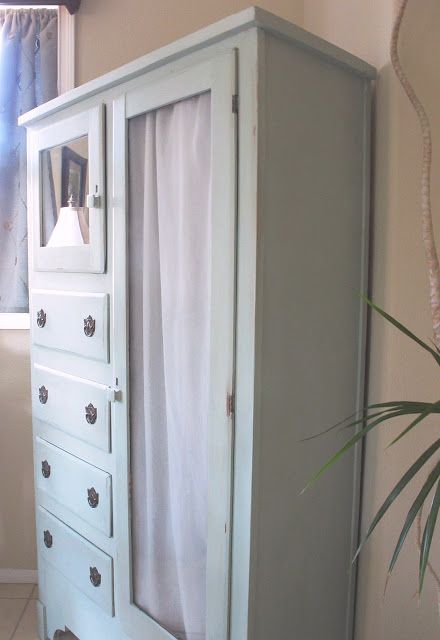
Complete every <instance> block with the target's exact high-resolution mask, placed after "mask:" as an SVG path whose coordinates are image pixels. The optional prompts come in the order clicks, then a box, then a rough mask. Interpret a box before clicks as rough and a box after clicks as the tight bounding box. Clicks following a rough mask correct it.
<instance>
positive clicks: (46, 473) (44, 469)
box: [41, 460, 50, 478]
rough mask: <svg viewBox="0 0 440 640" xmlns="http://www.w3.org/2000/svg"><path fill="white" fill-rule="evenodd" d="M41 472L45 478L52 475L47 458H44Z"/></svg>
mask: <svg viewBox="0 0 440 640" xmlns="http://www.w3.org/2000/svg"><path fill="white" fill-rule="evenodd" d="M41 473H42V474H43V477H44V478H48V477H49V476H50V464H49V463H48V461H47V460H43V462H42V463H41Z"/></svg>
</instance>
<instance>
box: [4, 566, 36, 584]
mask: <svg viewBox="0 0 440 640" xmlns="http://www.w3.org/2000/svg"><path fill="white" fill-rule="evenodd" d="M37 582H38V571H37V570H36V569H0V584H37Z"/></svg>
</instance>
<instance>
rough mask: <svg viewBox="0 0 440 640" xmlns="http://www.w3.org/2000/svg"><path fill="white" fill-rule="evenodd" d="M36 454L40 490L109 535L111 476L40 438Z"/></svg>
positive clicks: (110, 525)
mask: <svg viewBox="0 0 440 640" xmlns="http://www.w3.org/2000/svg"><path fill="white" fill-rule="evenodd" d="M35 455H36V465H37V488H38V490H39V491H41V492H43V493H45V494H47V495H48V496H49V497H50V498H52V499H53V500H56V501H57V502H59V503H60V504H62V505H63V506H64V507H66V508H67V509H69V510H70V511H72V513H74V514H75V515H77V516H78V517H80V518H82V519H83V520H85V522H88V523H89V524H90V525H92V526H93V527H95V528H96V529H99V531H102V532H103V533H105V534H106V535H107V536H109V537H110V536H111V535H112V510H111V476H110V475H109V474H108V473H105V472H104V471H101V469H98V468H97V467H94V466H92V465H91V464H88V463H87V462H84V461H83V460H80V458H76V457H75V456H72V455H71V454H70V453H67V452H66V451H63V450H62V449H59V448H58V447H54V446H53V445H51V444H49V443H48V442H46V441H45V440H42V439H41V438H36V441H35Z"/></svg>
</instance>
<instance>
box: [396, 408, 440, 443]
mask: <svg viewBox="0 0 440 640" xmlns="http://www.w3.org/2000/svg"><path fill="white" fill-rule="evenodd" d="M435 407H440V402H434V403H433V404H432V405H431V406H428V407H427V408H426V409H425V410H424V411H422V413H421V414H420V415H419V416H417V418H416V419H415V420H413V421H412V422H410V424H409V425H408V426H407V427H406V429H404V430H403V431H402V432H401V433H399V435H398V436H397V438H394V440H392V442H390V444H389V445H388V447H391V446H392V445H393V444H396V442H399V440H400V439H401V438H403V436H406V434H407V433H408V432H409V431H411V429H414V427H415V426H417V425H418V424H419V422H422V420H424V419H425V418H427V417H428V416H429V415H431V414H432V413H438V412H437V411H435ZM388 447H387V449H388Z"/></svg>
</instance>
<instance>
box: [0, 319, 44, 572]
mask: <svg viewBox="0 0 440 640" xmlns="http://www.w3.org/2000/svg"><path fill="white" fill-rule="evenodd" d="M0 363H1V366H0V570H1V569H35V567H36V558H35V532H34V528H35V525H34V494H33V464H32V426H31V408H30V395H31V394H30V370H29V369H30V368H29V332H28V331H5V330H3V331H0Z"/></svg>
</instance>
